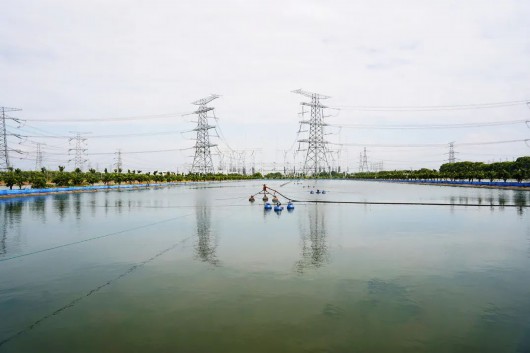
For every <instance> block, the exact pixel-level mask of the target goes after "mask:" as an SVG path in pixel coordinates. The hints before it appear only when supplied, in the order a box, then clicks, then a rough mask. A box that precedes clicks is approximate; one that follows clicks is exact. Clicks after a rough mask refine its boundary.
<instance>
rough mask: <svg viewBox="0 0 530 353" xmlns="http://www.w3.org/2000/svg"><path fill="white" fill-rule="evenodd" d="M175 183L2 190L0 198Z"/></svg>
mask: <svg viewBox="0 0 530 353" xmlns="http://www.w3.org/2000/svg"><path fill="white" fill-rule="evenodd" d="M174 184H175V183H164V184H130V185H128V184H127V185H95V186H73V187H62V188H47V189H31V188H28V189H13V190H0V196H24V195H36V194H48V193H56V192H72V191H77V192H82V191H95V190H116V189H138V188H147V187H153V186H167V185H174Z"/></svg>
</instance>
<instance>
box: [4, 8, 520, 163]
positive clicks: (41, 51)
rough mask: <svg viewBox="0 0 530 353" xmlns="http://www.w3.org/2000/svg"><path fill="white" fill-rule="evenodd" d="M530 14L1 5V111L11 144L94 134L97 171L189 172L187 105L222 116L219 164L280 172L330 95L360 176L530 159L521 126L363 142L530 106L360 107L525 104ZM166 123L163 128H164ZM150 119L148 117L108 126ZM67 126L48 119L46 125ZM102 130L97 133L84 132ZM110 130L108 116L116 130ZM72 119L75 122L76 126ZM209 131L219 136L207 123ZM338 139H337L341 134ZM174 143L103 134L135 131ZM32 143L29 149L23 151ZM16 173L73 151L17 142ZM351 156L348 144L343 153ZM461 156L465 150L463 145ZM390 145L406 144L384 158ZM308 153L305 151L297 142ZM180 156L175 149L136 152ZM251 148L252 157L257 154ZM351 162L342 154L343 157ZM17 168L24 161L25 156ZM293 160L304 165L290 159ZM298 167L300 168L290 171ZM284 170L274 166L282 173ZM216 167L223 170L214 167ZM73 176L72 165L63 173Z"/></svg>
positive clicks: (503, 118)
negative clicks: (316, 105) (310, 103)
mask: <svg viewBox="0 0 530 353" xmlns="http://www.w3.org/2000/svg"><path fill="white" fill-rule="evenodd" d="M529 18H530V1H527V0H497V1H484V0H480V1H479V0H477V1H474V0H467V1H450V0H443V1H436V0H435V1H419V0H418V1H395V0H389V1H382V0H374V1H369V2H368V1H352V0H350V1H311V0H306V1H285V0H283V1H249V0H244V1H243V0H242V1H236V0H225V1H213V0H212V1H204V0H194V1H174V0H172V1H169V0H168V1H161V0H149V1H136V0H127V1H125V0H123V1H122V0H113V1H109V0H105V1H103V0H101V1H99V0H90V1H78V0H76V1H73V0H57V1H48V0H35V1H31V0H17V1H4V2H3V5H2V11H1V12H0V80H1V82H2V84H1V85H0V105H3V106H8V107H19V108H22V109H23V110H22V111H20V112H17V113H10V116H14V117H18V118H21V119H27V120H28V121H27V122H26V123H25V125H24V126H22V127H20V128H18V124H16V123H15V122H9V123H8V124H9V126H10V127H9V131H10V132H11V133H18V134H21V135H29V136H40V135H44V136H50V135H59V136H65V135H69V134H71V133H70V132H71V131H81V132H89V133H88V134H86V137H87V141H86V142H87V153H88V155H87V158H88V159H89V161H90V165H91V166H92V167H98V168H99V169H103V168H105V167H110V166H111V165H112V163H113V160H114V155H113V154H107V155H105V154H97V153H114V152H115V151H117V150H118V149H121V151H122V152H123V157H122V158H123V164H124V168H125V169H129V168H130V169H142V170H155V169H158V170H177V169H178V170H179V171H184V170H186V168H188V167H189V165H190V163H191V161H192V156H193V149H187V148H191V147H193V145H194V141H193V138H194V135H193V133H185V131H189V130H191V129H193V128H194V123H193V118H194V117H193V115H187V116H182V114H185V113H188V112H192V111H193V110H194V109H195V108H196V107H195V106H193V105H192V104H191V102H193V101H195V100H197V99H199V98H202V97H205V96H208V95H209V94H211V93H216V94H219V95H221V97H220V98H219V99H217V100H214V101H213V102H212V103H211V104H210V105H211V106H213V107H215V114H216V116H217V117H218V120H217V121H215V124H218V125H219V127H220V132H221V136H222V137H224V138H212V143H216V144H218V145H219V148H220V149H221V150H222V151H227V150H228V149H229V148H231V149H233V150H247V152H245V153H246V154H247V157H246V159H247V162H248V163H250V162H251V161H252V160H254V162H255V163H256V167H259V166H261V165H264V166H265V168H267V169H271V168H272V167H273V166H274V165H275V166H276V167H277V168H281V165H283V163H284V160H285V161H286V162H288V163H291V164H293V163H298V162H300V161H303V159H304V152H303V151H302V152H299V153H298V154H295V152H296V150H297V149H298V148H299V146H298V144H297V143H295V141H296V140H297V139H298V138H304V136H303V134H301V135H297V132H298V131H299V120H300V116H299V115H298V113H299V112H300V109H301V106H300V102H302V101H304V100H306V98H305V97H303V96H300V95H296V94H294V93H291V91H292V90H294V89H298V88H303V89H305V90H308V91H313V92H319V93H322V94H325V95H329V96H331V98H329V99H327V100H325V101H323V103H325V104H326V105H328V106H330V107H332V108H341V109H340V110H337V109H329V110H328V113H329V115H330V117H328V118H326V120H327V122H328V123H330V124H331V125H333V126H332V127H331V126H330V127H328V128H327V132H329V133H330V134H329V135H327V136H326V139H327V140H328V141H330V142H333V143H334V144H332V145H330V149H332V150H333V151H334V156H335V157H334V158H335V159H336V160H337V163H339V164H340V165H341V166H342V167H343V168H344V169H348V170H349V171H356V170H358V167H359V166H358V164H359V153H360V152H361V151H362V149H363V147H364V146H366V148H367V155H368V161H369V163H372V162H374V163H375V162H383V163H384V168H385V169H402V168H405V169H409V168H420V167H429V168H436V169H437V168H438V167H439V166H440V164H442V163H443V162H444V160H447V158H448V156H447V152H448V150H449V148H448V147H447V146H441V147H423V148H419V147H407V145H408V146H410V145H416V144H419V145H422V144H448V143H449V142H451V141H454V142H455V151H456V152H457V154H456V157H457V158H458V159H460V160H473V161H486V162H489V161H498V160H506V159H508V160H512V159H513V158H515V157H518V156H523V155H530V147H529V146H528V145H527V144H525V142H516V143H503V144H484V145H465V143H483V142H493V141H506V140H522V139H527V138H530V129H529V128H528V127H527V126H526V125H525V124H524V123H514V124H510V125H508V124H507V125H498V126H493V127H491V126H490V127H484V126H483V127H480V126H474V127H472V128H451V129H449V128H444V129H434V128H431V129H408V130H407V129H386V130H382V129H374V128H370V129H364V128H363V129H359V128H355V127H354V126H355V125H359V124H364V125H367V124H369V125H371V126H372V127H384V126H389V125H392V126H398V127H399V126H405V125H415V126H417V125H443V124H460V123H486V122H510V121H514V120H526V119H528V120H530V109H529V108H528V107H527V106H526V105H525V104H514V105H510V106H502V107H496V108H488V109H486V108H485V107H482V109H461V110H460V109H459V110H453V109H450V110H421V111H392V110H391V111H364V110H358V109H355V108H352V107H358V106H371V107H388V106H398V107H404V106H414V107H417V106H455V105H468V104H482V103H493V102H508V101H510V102H511V101H524V100H527V99H530V65H529V63H530V35H529V34H530V21H529ZM160 115H163V117H160ZM137 116H145V119H142V120H123V121H116V120H110V119H111V118H121V117H125V118H126V117H137ZM39 119H40V120H50V119H58V120H66V122H64V121H63V122H50V121H40V122H39V121H38V120H39ZM80 119H87V120H88V119H94V120H93V121H92V122H79V121H74V120H80ZM104 119H109V120H107V121H105V120H104ZM68 120H72V121H70V122H69V121H68ZM212 123H214V122H213V121H212ZM339 125H340V126H343V127H342V128H339V127H337V126H339ZM164 131H167V132H170V133H168V134H166V135H158V134H153V135H151V136H122V137H114V138H109V137H101V136H102V135H119V134H134V133H151V132H152V133H158V132H164ZM20 141H22V144H19V142H20ZM9 142H10V146H9V147H10V148H13V149H19V150H22V151H24V152H27V153H24V154H22V155H19V154H16V153H14V152H12V153H11V155H10V157H11V160H12V164H14V165H15V166H17V167H23V168H33V167H34V165H35V162H34V159H35V150H36V144H35V142H41V143H46V145H43V146H42V150H43V158H44V165H45V166H47V167H49V168H52V169H56V168H57V166H58V165H60V164H61V165H65V163H66V162H67V161H68V160H69V159H71V158H72V157H73V156H70V157H69V156H65V155H64V154H66V153H68V149H69V148H73V147H74V145H73V144H72V143H69V142H68V139H66V138H49V137H31V138H24V139H21V140H19V139H17V138H16V137H13V136H11V137H10V138H9ZM341 144H342V145H341ZM459 144H462V145H459ZM381 145H391V146H395V147H385V146H381ZM301 148H302V149H303V148H304V146H303V145H302V146H301ZM164 149H171V150H173V151H169V152H158V153H155V152H150V153H142V154H128V152H132V151H136V152H139V151H153V150H164ZM250 150H255V152H254V154H253V157H252V156H251V152H250ZM338 152H340V153H338ZM19 157H21V158H22V159H21V158H19ZM295 157H296V159H293V158H295ZM293 161H294V162H293ZM274 163H276V164H274ZM214 164H215V165H216V166H218V164H219V158H218V156H217V155H215V156H214ZM67 166H68V169H72V168H73V163H69V164H67Z"/></svg>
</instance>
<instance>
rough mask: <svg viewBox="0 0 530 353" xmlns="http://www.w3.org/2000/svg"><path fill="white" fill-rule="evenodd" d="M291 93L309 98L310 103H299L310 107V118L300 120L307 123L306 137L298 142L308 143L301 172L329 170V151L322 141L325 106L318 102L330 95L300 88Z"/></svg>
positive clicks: (311, 173)
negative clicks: (307, 134)
mask: <svg viewBox="0 0 530 353" xmlns="http://www.w3.org/2000/svg"><path fill="white" fill-rule="evenodd" d="M293 93H297V94H301V95H303V96H306V97H309V98H311V103H306V102H302V103H301V104H302V105H304V106H309V107H310V108H311V118H310V119H309V120H302V121H301V122H300V123H301V124H308V125H309V136H308V138H307V139H302V140H298V142H304V143H307V144H308V147H307V154H306V157H305V161H304V167H303V173H304V174H305V175H315V174H318V173H321V172H327V171H330V165H329V159H328V155H329V151H328V149H327V146H326V144H327V142H326V141H324V126H326V125H327V124H325V123H324V108H327V107H326V106H325V105H322V104H320V100H321V99H327V98H330V97H329V96H325V95H322V94H318V93H312V92H307V91H304V90H301V89H298V90H296V91H293Z"/></svg>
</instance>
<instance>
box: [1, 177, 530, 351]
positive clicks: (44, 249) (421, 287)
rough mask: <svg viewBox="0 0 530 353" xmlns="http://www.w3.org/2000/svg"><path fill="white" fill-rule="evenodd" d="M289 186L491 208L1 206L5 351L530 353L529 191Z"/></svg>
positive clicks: (206, 191) (209, 201) (103, 195)
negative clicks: (276, 209) (279, 209)
mask: <svg viewBox="0 0 530 353" xmlns="http://www.w3.org/2000/svg"><path fill="white" fill-rule="evenodd" d="M284 183H285V181H278V182H269V184H270V185H269V186H271V187H273V188H275V189H277V190H279V191H281V193H282V194H285V195H287V196H289V197H291V198H294V199H297V200H306V201H310V200H328V201H330V200H335V201H377V202H430V203H452V204H456V205H466V204H469V205H471V204H482V205H484V207H476V206H418V205H400V206H397V205H356V204H352V205H349V204H333V203H331V204H315V203H310V202H301V203H297V204H296V208H295V210H294V211H293V212H287V211H283V212H282V213H281V214H279V215H278V214H275V213H274V212H265V211H264V210H263V207H262V205H261V201H257V202H256V203H254V204H249V202H248V201H247V199H248V196H249V195H250V194H252V193H255V192H257V191H259V190H260V187H261V184H260V181H249V182H227V183H205V184H183V185H179V186H175V187H170V188H159V189H151V190H131V191H108V192H97V193H82V194H64V195H50V196H40V197H32V198H25V199H10V200H2V201H0V224H1V226H0V317H1V320H0V342H1V343H0V352H33V351H40V352H44V351H49V352H95V351H104V352H136V351H138V352H140V351H142V352H147V351H149V352H168V351H172V352H528V351H530V299H529V298H530V281H529V279H530V222H529V217H528V211H529V210H528V208H526V206H527V205H528V204H530V193H529V192H527V191H509V190H497V189H476V188H460V187H442V186H427V185H408V184H406V185H402V184H390V183H378V182H353V181H318V182H316V183H315V182H314V181H311V182H304V183H302V184H299V183H297V182H291V183H288V184H286V185H284V186H280V185H282V184H284ZM316 189H321V190H322V189H324V190H326V191H327V193H326V195H316V194H313V195H311V194H310V193H309V190H316ZM492 205H493V206H492ZM498 205H501V206H498ZM511 205H518V206H519V207H510V206H511Z"/></svg>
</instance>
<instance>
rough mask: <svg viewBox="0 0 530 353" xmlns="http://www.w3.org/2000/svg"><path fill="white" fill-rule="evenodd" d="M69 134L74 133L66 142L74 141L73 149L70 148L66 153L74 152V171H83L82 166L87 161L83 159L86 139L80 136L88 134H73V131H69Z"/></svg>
mask: <svg viewBox="0 0 530 353" xmlns="http://www.w3.org/2000/svg"><path fill="white" fill-rule="evenodd" d="M70 132H71V133H75V136H74V137H70V139H69V140H68V141H69V142H72V141H74V142H75V147H74V148H70V149H69V150H68V152H70V151H75V156H74V159H73V161H74V166H75V168H76V169H77V168H79V169H81V170H83V166H84V164H85V162H86V161H87V159H86V158H85V152H86V151H87V148H86V137H83V136H82V134H88V132H74V131H70ZM70 161H72V160H69V161H68V162H70Z"/></svg>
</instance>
